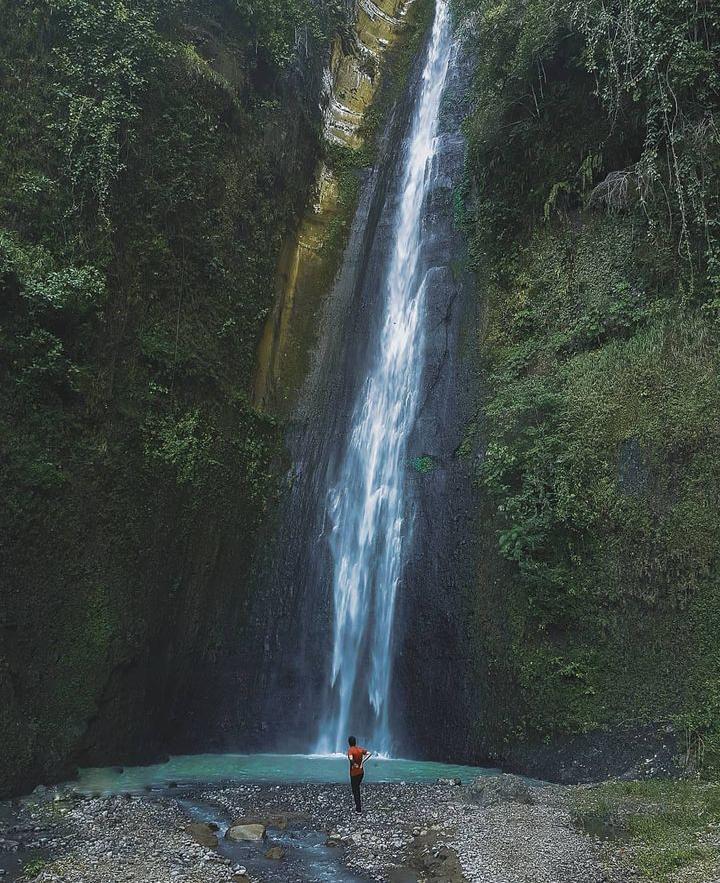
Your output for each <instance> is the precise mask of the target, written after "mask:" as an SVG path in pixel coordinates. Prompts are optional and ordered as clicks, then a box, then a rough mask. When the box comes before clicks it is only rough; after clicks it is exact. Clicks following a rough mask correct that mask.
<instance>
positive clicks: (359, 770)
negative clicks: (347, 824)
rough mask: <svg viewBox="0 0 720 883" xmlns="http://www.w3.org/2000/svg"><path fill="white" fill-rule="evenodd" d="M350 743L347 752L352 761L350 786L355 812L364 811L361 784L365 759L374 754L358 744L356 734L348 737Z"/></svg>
mask: <svg viewBox="0 0 720 883" xmlns="http://www.w3.org/2000/svg"><path fill="white" fill-rule="evenodd" d="M348 745H349V746H350V747H349V748H348V753H347V756H348V760H349V761H350V787H351V788H352V793H353V797H354V798H355V812H362V805H361V803H360V785H361V784H362V780H363V776H364V775H365V761H366V760H367V759H368V758H369V757H372V754H371V753H370V752H369V751H368V750H367V749H366V748H361V747H360V746H359V745H358V744H357V739H356V738H355V736H350V737H349V738H348Z"/></svg>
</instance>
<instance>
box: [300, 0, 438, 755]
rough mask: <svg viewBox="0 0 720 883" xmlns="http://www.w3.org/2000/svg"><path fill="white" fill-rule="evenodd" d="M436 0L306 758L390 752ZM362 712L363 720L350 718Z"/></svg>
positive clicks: (337, 551) (434, 90)
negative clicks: (316, 722) (365, 748)
mask: <svg viewBox="0 0 720 883" xmlns="http://www.w3.org/2000/svg"><path fill="white" fill-rule="evenodd" d="M450 51H451V40H450V13H449V9H448V0H437V3H436V9H435V20H434V23H433V29H432V35H431V37H430V43H429V47H428V54H427V60H426V64H425V68H424V71H423V75H422V81H421V84H420V89H419V92H418V96H417V99H416V104H415V108H414V110H413V116H412V123H411V127H410V133H409V136H408V138H407V140H406V142H405V147H404V151H403V159H402V161H403V163H404V168H403V173H402V175H403V178H402V186H401V189H400V203H399V205H398V209H397V212H396V216H395V220H394V224H393V228H392V236H393V240H394V241H393V246H392V252H391V256H390V259H389V262H388V266H387V270H386V272H385V275H384V278H383V282H382V289H383V290H382V298H381V303H382V307H383V311H384V313H383V322H382V330H381V333H380V339H379V345H378V349H377V353H376V356H375V361H374V364H373V366H372V368H371V370H370V373H369V376H368V379H367V381H366V382H365V384H364V385H363V387H362V388H361V390H360V392H359V394H358V400H357V402H356V404H355V408H354V411H353V416H352V424H351V430H350V434H349V438H348V443H347V447H346V450H345V452H344V456H343V459H342V462H341V464H340V469H339V472H338V478H337V481H336V483H335V484H334V486H333V487H332V488H331V489H330V491H329V495H328V504H327V509H328V515H329V517H330V521H331V524H332V532H331V536H330V550H331V555H332V563H333V602H334V633H333V655H332V671H331V683H332V692H331V696H330V699H329V707H328V708H327V709H326V710H325V715H324V719H323V721H322V727H323V730H322V733H321V735H320V739H319V741H318V743H317V745H316V750H317V751H318V752H330V751H337V750H342V749H343V748H344V746H345V740H346V738H347V735H348V732H349V729H350V728H352V729H355V728H356V727H357V728H358V729H361V731H362V735H363V738H366V739H367V740H368V744H370V745H372V747H373V748H374V749H375V750H377V751H379V752H381V753H390V751H391V748H392V734H391V731H390V720H389V708H388V699H389V692H390V678H391V671H392V635H393V622H394V617H395V602H396V594H397V589H398V584H399V581H400V578H401V575H402V566H403V557H404V550H405V547H406V546H407V543H408V541H409V540H410V534H411V530H412V523H411V521H412V520H411V518H410V517H409V515H410V513H408V511H407V509H408V507H407V502H406V499H405V492H404V483H405V477H404V472H405V469H406V468H407V466H408V463H407V457H408V451H407V442H408V437H409V434H410V432H411V430H412V427H413V424H414V422H415V418H416V416H417V410H418V399H419V391H420V382H421V374H422V357H423V349H424V327H423V323H424V314H425V280H424V279H423V278H421V275H422V273H421V269H420V250H421V242H422V231H421V218H422V208H423V203H424V201H425V197H426V195H427V193H428V190H429V188H430V185H431V183H432V175H433V174H434V173H436V172H433V168H434V166H435V165H436V164H434V163H433V159H434V157H435V153H436V133H437V125H438V115H439V110H440V101H441V99H442V95H443V91H444V88H445V81H446V78H447V72H448V65H449V61H450ZM368 706H369V707H370V709H371V711H372V723H371V725H370V726H369V728H368V727H367V726H365V727H362V726H358V719H357V718H356V715H359V716H364V718H365V717H366V715H365V711H364V709H367V707H368Z"/></svg>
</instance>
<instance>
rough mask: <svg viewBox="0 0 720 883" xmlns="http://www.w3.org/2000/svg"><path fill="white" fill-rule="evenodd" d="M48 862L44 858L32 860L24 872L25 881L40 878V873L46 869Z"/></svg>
mask: <svg viewBox="0 0 720 883" xmlns="http://www.w3.org/2000/svg"><path fill="white" fill-rule="evenodd" d="M46 864H47V862H46V861H45V859H42V858H34V859H31V860H30V861H29V862H28V863H27V864H26V865H25V866H24V867H23V870H22V878H21V879H23V880H34V879H35V878H36V877H39V876H40V873H41V872H42V871H43V870H44V869H45V866H46Z"/></svg>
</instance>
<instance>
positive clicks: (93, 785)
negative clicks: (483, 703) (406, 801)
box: [69, 754, 499, 795]
mask: <svg viewBox="0 0 720 883" xmlns="http://www.w3.org/2000/svg"><path fill="white" fill-rule="evenodd" d="M498 772H499V770H495V769H490V768H487V767H473V766H461V765H458V764H447V763H436V762H434V761H420V760H403V759H396V758H384V757H373V758H371V759H370V760H369V761H368V763H367V766H366V773H365V781H366V782H368V783H370V782H408V783H410V782H434V781H435V780H437V779H460V781H461V782H462V783H463V784H466V783H468V782H470V781H472V780H473V779H475V778H477V777H478V776H489V775H495V774H496V773H498ZM347 775H348V769H347V759H346V758H345V756H344V755H341V754H332V755H318V754H188V755H180V756H178V757H171V758H170V759H169V760H168V761H166V762H165V763H159V764H152V765H150V766H135V767H92V768H87V769H81V770H80V772H79V775H78V778H77V780H75V781H73V782H71V783H69V784H71V785H72V786H73V787H74V788H75V790H77V791H79V792H80V793H83V794H103V795H109V794H122V793H126V792H129V793H132V792H135V793H137V792H140V791H146V790H148V789H165V788H168V787H170V786H173V785H210V784H219V783H227V784H232V783H263V784H268V783H273V782H278V783H285V784H304V783H316V784H322V783H332V782H345V781H346V780H347Z"/></svg>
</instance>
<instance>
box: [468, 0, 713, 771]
mask: <svg viewBox="0 0 720 883" xmlns="http://www.w3.org/2000/svg"><path fill="white" fill-rule="evenodd" d="M456 9H457V11H458V13H459V14H460V15H461V16H464V17H465V21H466V23H467V27H468V28H469V29H470V33H471V35H472V36H471V37H470V45H479V46H482V47H483V48H482V51H481V52H480V53H479V55H478V65H477V70H476V75H475V82H474V87H473V99H474V106H473V110H472V113H471V114H470V116H469V118H468V120H467V123H466V132H467V135H468V140H469V154H468V162H467V184H466V187H465V192H464V198H463V204H464V209H463V211H464V213H465V214H464V221H463V223H464V227H465V230H466V232H467V236H468V241H469V244H470V251H471V255H472V263H473V266H474V269H475V270H476V271H477V277H478V293H479V298H480V302H481V305H482V307H483V308H484V322H483V325H482V327H481V328H480V334H479V337H478V347H479V352H480V356H481V363H480V370H479V372H478V377H477V384H476V388H477V390H478V392H479V395H480V403H479V407H478V410H477V414H476V415H475V417H474V419H473V420H472V421H470V422H469V423H468V426H467V436H466V443H465V445H464V446H463V449H464V450H465V451H466V452H467V454H468V455H469V456H472V457H473V458H474V467H473V471H474V472H475V475H476V479H477V482H478V487H479V491H480V498H479V507H478V513H477V514H478V518H477V528H476V537H477V539H478V542H479V552H478V557H477V565H476V567H477V573H476V576H475V578H474V579H473V580H471V581H470V582H468V584H467V585H466V592H465V599H466V606H465V610H466V617H465V621H466V623H467V624H468V632H469V637H470V640H471V645H472V646H473V647H474V654H473V658H474V660H475V668H474V674H473V680H474V681H475V682H476V683H477V684H478V685H479V688H478V690H479V692H478V701H477V703H476V705H475V706H474V708H473V712H472V714H471V718H472V721H470V722H469V723H470V724H471V726H472V727H473V730H474V732H475V734H476V739H477V741H476V743H475V744H476V745H477V746H478V747H480V750H481V752H482V753H490V754H493V753H494V754H496V755H498V756H500V757H505V758H506V759H508V760H509V761H510V762H515V763H517V764H519V765H521V766H523V767H524V768H525V769H528V768H529V769H533V770H535V771H539V772H541V773H544V774H548V775H555V776H557V775H561V776H568V777H569V778H572V777H573V776H575V777H578V776H583V775H593V774H594V773H598V771H599V772H600V773H602V772H605V773H607V772H608V767H607V765H606V762H607V761H608V758H609V756H611V755H612V754H613V753H617V756H618V758H620V760H619V763H618V767H617V768H616V769H615V770H611V771H616V772H620V771H622V770H621V768H620V767H621V765H622V764H623V763H625V764H626V765H627V766H632V765H633V763H634V762H635V761H636V760H637V759H638V758H637V757H635V759H634V760H632V761H631V760H629V759H628V758H627V757H624V756H623V751H618V745H620V744H622V743H623V742H624V743H625V745H626V746H627V745H628V744H632V743H633V742H635V735H636V734H639V733H641V734H643V738H642V739H640V740H637V742H636V744H637V745H638V746H640V747H639V749H638V755H640V754H642V752H645V756H649V755H652V754H653V752H654V749H652V750H651V749H649V748H648V747H647V744H648V743H647V742H646V741H645V739H646V737H647V733H648V732H650V731H652V732H654V733H655V734H656V737H655V743H657V745H661V744H662V742H663V741H664V742H665V743H666V744H667V745H668V746H669V745H670V743H672V741H673V738H672V736H671V735H670V734H671V733H672V732H673V731H674V732H676V733H679V734H680V739H679V741H680V742H682V745H680V746H679V747H677V746H676V747H677V750H678V751H682V752H683V753H686V752H687V754H688V756H689V757H690V759H691V762H693V763H694V762H699V761H700V760H703V761H704V763H705V765H706V767H707V766H708V765H709V766H711V767H712V765H713V764H716V763H717V758H718V756H719V755H718V746H719V745H720V742H719V741H718V733H720V716H719V715H718V704H717V696H718V685H719V684H720V669H719V668H718V656H717V653H716V652H715V650H714V649H713V648H714V647H715V646H716V643H717V636H718V634H719V632H718V627H719V626H720V587H719V579H718V577H719V573H720V572H719V570H718V562H719V561H720V558H719V553H720V545H719V543H720V533H719V532H718V530H717V524H716V518H715V515H714V513H715V511H716V508H717V504H718V499H719V497H720V480H719V479H720V473H719V472H718V460H717V457H716V455H715V451H716V448H717V442H718V432H719V431H720V386H719V384H718V377H719V376H720V375H719V374H718V367H719V365H718V355H717V354H718V348H717V343H718V330H719V329H718V322H717V316H718V313H717V307H718V300H717V297H718V277H717V257H716V256H717V240H716V238H715V234H714V232H713V231H714V228H715V225H716V223H717V218H718V211H719V207H720V204H719V202H718V194H719V192H720V165H719V162H718V152H717V141H716V137H715V135H709V134H708V132H709V131H710V130H712V131H714V126H715V125H716V121H717V114H718V108H719V101H720V88H719V82H718V78H717V72H716V71H714V69H713V70H712V71H711V68H712V65H710V66H708V62H709V60H710V58H711V57H713V56H714V55H715V54H716V53H717V50H718V41H719V40H720V29H719V27H718V25H719V23H718V19H717V16H716V15H715V13H711V12H709V11H708V10H703V9H690V8H689V7H688V8H685V7H682V8H680V7H672V8H669V7H665V6H663V5H662V4H658V3H650V4H648V5H647V7H643V10H644V11H640V7H636V6H635V5H634V4H624V3H617V4H614V5H611V7H606V6H603V5H601V4H597V5H596V4H594V3H592V2H584V0H575V2H569V3H567V4H559V5H553V4H546V3H541V2H537V3H530V4H526V3H515V2H513V0H509V2H505V3H501V4H495V3H485V2H482V0H481V2H476V0H458V2H457V4H456ZM621 58H622V61H620V59H621ZM681 120H682V122H680V121H681ZM706 127H709V129H707V130H706ZM681 130H682V135H681V134H680V132H681ZM603 732H614V733H615V736H613V737H612V738H608V739H607V740H606V741H605V742H603V738H602V737H601V736H588V737H587V738H585V735H584V734H601V733H603ZM623 734H624V735H623ZM651 741H652V740H651ZM541 745H544V746H545V747H544V748H541V749H538V746H541ZM548 745H552V746H555V747H556V750H555V751H554V752H553V751H551V750H548V748H547V746H548ZM528 746H529V748H528ZM533 746H534V747H533ZM536 749H537V750H536ZM563 753H564V754H565V755H566V756H565V757H564V758H563V756H562V755H563ZM670 753H672V752H671V751H670ZM701 756H702V757H701ZM611 766H612V765H611ZM593 768H594V769H593ZM640 772H642V770H640Z"/></svg>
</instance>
